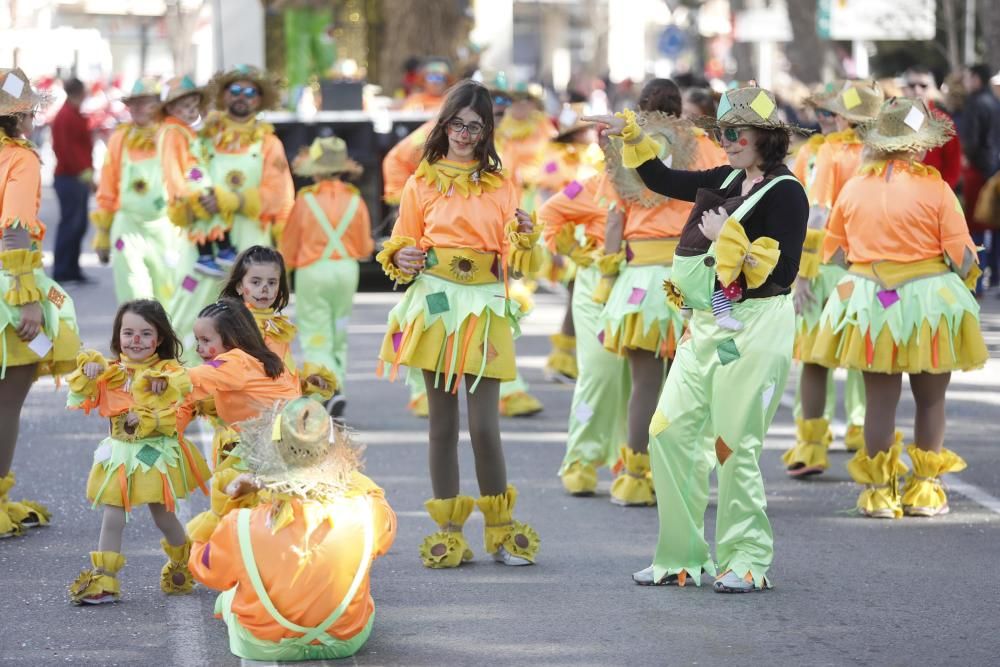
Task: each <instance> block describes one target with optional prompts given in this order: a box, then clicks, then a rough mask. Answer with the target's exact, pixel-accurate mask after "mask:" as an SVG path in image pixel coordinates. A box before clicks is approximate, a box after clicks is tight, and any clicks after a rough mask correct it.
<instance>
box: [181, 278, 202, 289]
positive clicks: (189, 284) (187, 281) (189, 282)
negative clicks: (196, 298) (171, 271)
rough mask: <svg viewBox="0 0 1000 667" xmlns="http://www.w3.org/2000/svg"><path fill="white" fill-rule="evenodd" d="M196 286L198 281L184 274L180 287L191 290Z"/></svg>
mask: <svg viewBox="0 0 1000 667" xmlns="http://www.w3.org/2000/svg"><path fill="white" fill-rule="evenodd" d="M197 286H198V281H197V280H195V279H194V278H192V277H191V276H184V280H183V281H182V282H181V287H183V288H184V289H186V290H187V291H188V292H193V291H194V288H195V287H197Z"/></svg>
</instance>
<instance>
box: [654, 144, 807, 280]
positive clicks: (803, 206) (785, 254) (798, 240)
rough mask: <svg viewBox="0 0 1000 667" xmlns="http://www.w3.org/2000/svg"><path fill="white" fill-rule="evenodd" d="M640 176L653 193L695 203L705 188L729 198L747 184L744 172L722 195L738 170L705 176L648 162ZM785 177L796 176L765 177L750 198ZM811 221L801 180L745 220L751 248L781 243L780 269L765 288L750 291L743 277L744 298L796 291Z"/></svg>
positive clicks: (779, 172) (772, 194) (778, 188)
mask: <svg viewBox="0 0 1000 667" xmlns="http://www.w3.org/2000/svg"><path fill="white" fill-rule="evenodd" d="M636 171H637V172H638V174H639V177H640V178H642V181H643V183H645V184H646V187H647V188H649V189H650V190H652V191H653V192H657V193H659V194H661V195H664V196H667V197H673V198H674V199H681V200H684V201H691V202H693V201H694V200H695V195H696V194H697V193H698V190H700V189H702V188H708V189H710V190H713V191H715V192H716V193H718V194H721V195H723V196H724V197H725V198H727V199H728V198H730V197H739V196H740V191H741V188H742V187H743V182H744V180H745V179H746V173H745V172H744V173H742V174H740V175H739V176H737V177H736V178H734V179H733V181H732V183H730V184H729V186H728V187H727V188H726V189H725V190H723V189H722V183H723V181H725V180H726V177H727V176H729V174H730V173H731V172H732V171H733V168H732V167H730V166H723V167H716V168H714V169H706V170H704V171H684V170H681V169H671V168H670V167H668V166H666V165H665V164H663V162H661V161H660V160H649V161H647V162H645V163H643V164H641V165H640V166H639V167H638V168H637V169H636ZM785 175H790V176H794V174H792V172H791V171H790V170H789V169H788V167H786V166H785V165H781V166H779V167H777V168H775V169H772V170H771V171H769V172H768V173H767V174H765V180H764V181H762V182H760V183H758V184H757V185H755V186H754V187H753V188H752V189H751V190H750V192H749V193H748V195H747V196H749V195H752V194H753V193H754V192H756V191H757V190H759V189H760V188H762V187H763V186H764V185H765V184H766V183H767V181H768V180H769V179H771V178H777V177H778V176H785ZM692 216H697V217H698V218H699V219H700V218H701V212H700V211H698V210H697V208H696V209H695V210H694V211H692ZM808 220H809V199H808V198H807V197H806V193H805V189H804V188H803V187H802V185H801V184H800V183H799V182H798V181H797V180H796V181H782V182H780V183H777V184H775V185H774V187H772V188H771V189H770V190H768V191H767V193H766V194H765V195H764V196H763V197H762V198H761V200H760V201H759V202H757V205H756V206H754V207H753V209H751V210H750V212H749V213H747V215H746V216H744V218H743V220H742V221H741V223H742V225H743V229H744V230H745V231H746V234H747V238H749V239H750V241H751V243H752V242H753V241H755V240H757V239H758V238H760V237H762V236H768V237H770V238H772V239H774V240H776V241H777V242H778V250H779V252H780V256H779V258H778V264H777V265H776V266H775V267H774V271H772V272H771V275H770V276H768V278H767V280H766V281H765V282H764V284H763V285H761V286H760V287H758V288H756V289H747V288H746V285H745V283H744V281H743V276H742V275H741V276H740V281H741V283H744V284H743V287H744V298H748V299H750V298H754V297H763V296H774V295H778V294H788V293H789V292H790V291H791V289H790V288H791V285H792V283H793V282H795V276H796V275H798V272H799V259H800V258H801V256H802V243H803V242H804V241H805V238H806V227H807V223H808Z"/></svg>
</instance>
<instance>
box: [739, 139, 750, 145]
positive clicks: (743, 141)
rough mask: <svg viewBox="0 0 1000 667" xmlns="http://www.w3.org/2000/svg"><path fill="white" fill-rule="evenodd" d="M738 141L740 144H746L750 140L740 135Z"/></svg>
mask: <svg viewBox="0 0 1000 667" xmlns="http://www.w3.org/2000/svg"><path fill="white" fill-rule="evenodd" d="M739 143H740V146H746V145H747V144H749V143H750V142H749V141H747V140H746V139H745V138H744V137H740V142H739Z"/></svg>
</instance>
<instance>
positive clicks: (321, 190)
mask: <svg viewBox="0 0 1000 667" xmlns="http://www.w3.org/2000/svg"><path fill="white" fill-rule="evenodd" d="M307 192H312V194H313V196H314V197H315V198H316V203H318V204H319V206H320V208H322V209H323V212H324V213H326V217H327V220H329V221H330V226H331V227H337V225H338V224H339V223H340V220H341V218H343V216H344V213H345V212H346V210H347V206H348V204H349V203H350V201H351V197H352V196H354V195H357V196H359V197H360V194H359V193H358V190H357V188H355V187H354V186H353V185H349V184H347V183H344V182H343V181H339V180H324V181H320V182H319V183H317V184H316V185H314V186H311V187H308V188H303V189H302V190H301V191H300V192H299V194H298V196H296V198H295V205H294V206H293V207H292V213H291V215H290V216H289V218H288V224H286V225H285V232H284V234H282V236H281V243H280V244H279V245H278V250H279V251H280V252H281V254H282V256H283V257H284V258H285V264H287V265H288V267H289V268H292V269H298V268H301V267H303V266H308V265H310V264H312V263H314V262H316V261H317V260H319V259H324V257H323V251H324V250H326V245H327V232H326V230H325V228H324V227H323V225H321V224H320V223H319V222H318V221H317V220H316V216H314V215H313V212H312V209H310V208H309V204H308V203H306V200H305V194H306V193H307ZM340 240H341V242H342V243H343V244H344V249H345V250H347V252H348V254H349V255H350V256H351V257H353V258H354V259H365V258H367V257H369V256H370V255H371V254H372V251H373V250H374V249H375V241H374V240H373V239H372V233H371V219H370V218H369V217H368V207H367V206H365V202H364V199H359V202H358V208H357V210H356V211H355V212H354V216H353V217H352V218H351V220H350V222H348V223H347V229H346V231H345V232H344V234H343V235H342V236H341V237H340ZM327 259H344V258H343V257H341V256H340V253H339V252H337V251H336V250H335V251H334V252H333V254H332V255H331V256H330V257H329V258H327Z"/></svg>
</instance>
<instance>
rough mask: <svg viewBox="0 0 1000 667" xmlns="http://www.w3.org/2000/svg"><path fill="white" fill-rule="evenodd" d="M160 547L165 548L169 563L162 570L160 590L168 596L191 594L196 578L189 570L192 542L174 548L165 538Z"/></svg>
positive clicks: (188, 541)
mask: <svg viewBox="0 0 1000 667" xmlns="http://www.w3.org/2000/svg"><path fill="white" fill-rule="evenodd" d="M160 546H161V547H163V553H165V554H167V563H166V565H164V566H163V569H162V570H160V590H162V591H163V592H164V593H166V594H167V595H184V594H186V593H190V592H191V589H192V588H194V577H193V576H192V575H191V570H189V569H188V558H189V557H190V556H191V540H187V541H186V542H184V544H180V545H177V546H173V545H171V544H170V543H169V542H167V540H166V538H164V539H161V540H160Z"/></svg>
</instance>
